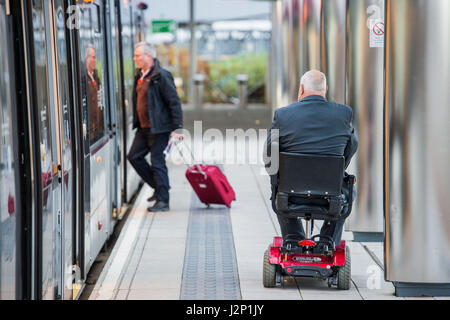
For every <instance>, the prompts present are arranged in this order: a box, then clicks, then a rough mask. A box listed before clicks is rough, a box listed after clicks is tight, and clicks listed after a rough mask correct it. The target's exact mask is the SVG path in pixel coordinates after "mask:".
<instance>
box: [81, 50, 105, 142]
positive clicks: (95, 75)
mask: <svg viewBox="0 0 450 320" xmlns="http://www.w3.org/2000/svg"><path fill="white" fill-rule="evenodd" d="M85 66H86V76H85V84H86V87H85V88H86V101H87V109H88V117H89V140H90V145H93V144H94V143H95V142H97V141H98V140H100V139H101V138H102V137H103V136H104V135H105V125H104V108H103V89H102V82H101V74H100V73H99V70H98V69H97V52H96V49H95V47H94V46H93V45H90V44H89V45H87V46H86V62H85Z"/></svg>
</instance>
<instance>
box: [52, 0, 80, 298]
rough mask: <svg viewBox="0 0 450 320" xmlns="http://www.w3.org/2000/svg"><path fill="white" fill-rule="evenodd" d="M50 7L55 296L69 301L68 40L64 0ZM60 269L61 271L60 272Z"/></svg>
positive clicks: (70, 141)
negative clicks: (56, 196) (57, 206)
mask: <svg viewBox="0 0 450 320" xmlns="http://www.w3.org/2000/svg"><path fill="white" fill-rule="evenodd" d="M47 3H48V4H49V5H50V7H49V8H48V9H49V20H50V30H51V36H52V39H51V40H52V41H51V45H52V57H53V59H52V62H53V68H54V71H55V72H53V77H52V80H53V81H52V87H53V88H54V99H55V103H54V113H55V115H56V116H55V119H56V131H57V134H56V136H57V140H58V141H57V142H58V143H57V145H58V146H59V148H58V164H59V167H58V170H59V178H58V179H59V182H60V185H61V188H62V190H61V191H62V195H61V196H62V198H61V213H60V214H59V215H58V221H57V229H58V230H57V243H58V246H59V247H58V248H57V250H59V251H60V257H61V259H56V260H55V270H58V271H57V272H56V276H57V277H59V278H60V279H59V281H58V283H60V286H59V288H58V295H59V296H60V298H62V299H72V292H73V291H72V284H73V278H72V270H73V260H74V259H73V247H72V246H73V223H74V197H73V195H74V193H73V190H74V170H73V161H74V160H73V153H72V152H73V146H72V144H73V136H72V135H73V133H72V123H71V122H72V119H73V109H74V106H73V103H72V101H71V99H70V97H71V91H70V89H69V85H70V82H69V81H70V79H71V77H70V76H69V71H68V70H69V65H68V56H67V54H68V52H69V51H70V50H69V49H70V48H68V43H69V42H68V39H66V28H65V26H66V23H65V7H64V1H63V0H53V1H47ZM59 270H60V271H59Z"/></svg>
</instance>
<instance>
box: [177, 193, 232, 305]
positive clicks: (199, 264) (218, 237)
mask: <svg viewBox="0 0 450 320" xmlns="http://www.w3.org/2000/svg"><path fill="white" fill-rule="evenodd" d="M192 194H193V196H192V200H191V209H190V214H189V225H188V234H187V239H186V251H185V257H184V266H183V278H182V282H181V294H180V299H181V300H241V291H240V287H239V275H238V270H237V262H236V253H235V249H234V241H233V231H232V228H231V219H230V212H229V209H228V208H227V207H225V206H223V207H222V206H211V207H210V208H206V206H205V205H204V204H202V203H201V202H200V200H199V199H198V197H197V196H196V194H195V193H192Z"/></svg>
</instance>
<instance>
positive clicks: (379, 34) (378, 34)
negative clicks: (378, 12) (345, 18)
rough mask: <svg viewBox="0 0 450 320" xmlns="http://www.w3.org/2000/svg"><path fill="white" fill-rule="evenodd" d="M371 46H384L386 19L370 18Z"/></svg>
mask: <svg viewBox="0 0 450 320" xmlns="http://www.w3.org/2000/svg"><path fill="white" fill-rule="evenodd" d="M370 47H371V48H383V47H384V21H383V20H380V19H372V20H370Z"/></svg>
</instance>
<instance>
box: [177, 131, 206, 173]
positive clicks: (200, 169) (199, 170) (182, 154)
mask: <svg viewBox="0 0 450 320" xmlns="http://www.w3.org/2000/svg"><path fill="white" fill-rule="evenodd" d="M180 142H183V140H179V139H173V138H171V139H170V141H169V146H171V145H172V144H173V145H174V146H175V147H176V148H177V150H178V152H179V153H180V154H181V157H182V158H183V160H184V162H185V163H186V165H187V167H188V170H189V172H193V171H192V169H191V167H190V166H189V164H188V161H186V158H185V157H184V153H183V151H182V150H181V148H179V147H178V144H179V143H180ZM185 146H186V148H188V150H189V152H190V153H191V157H192V159H193V160H195V159H194V154H193V153H192V150H191V149H189V147H188V146H187V145H186V144H185ZM194 166H195V168H196V169H197V170H198V172H200V173H201V174H202V175H203V177H204V178H205V180H206V178H207V177H208V176H207V175H206V172H205V171H203V170H202V168H201V166H200V165H199V164H195V165H194Z"/></svg>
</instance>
